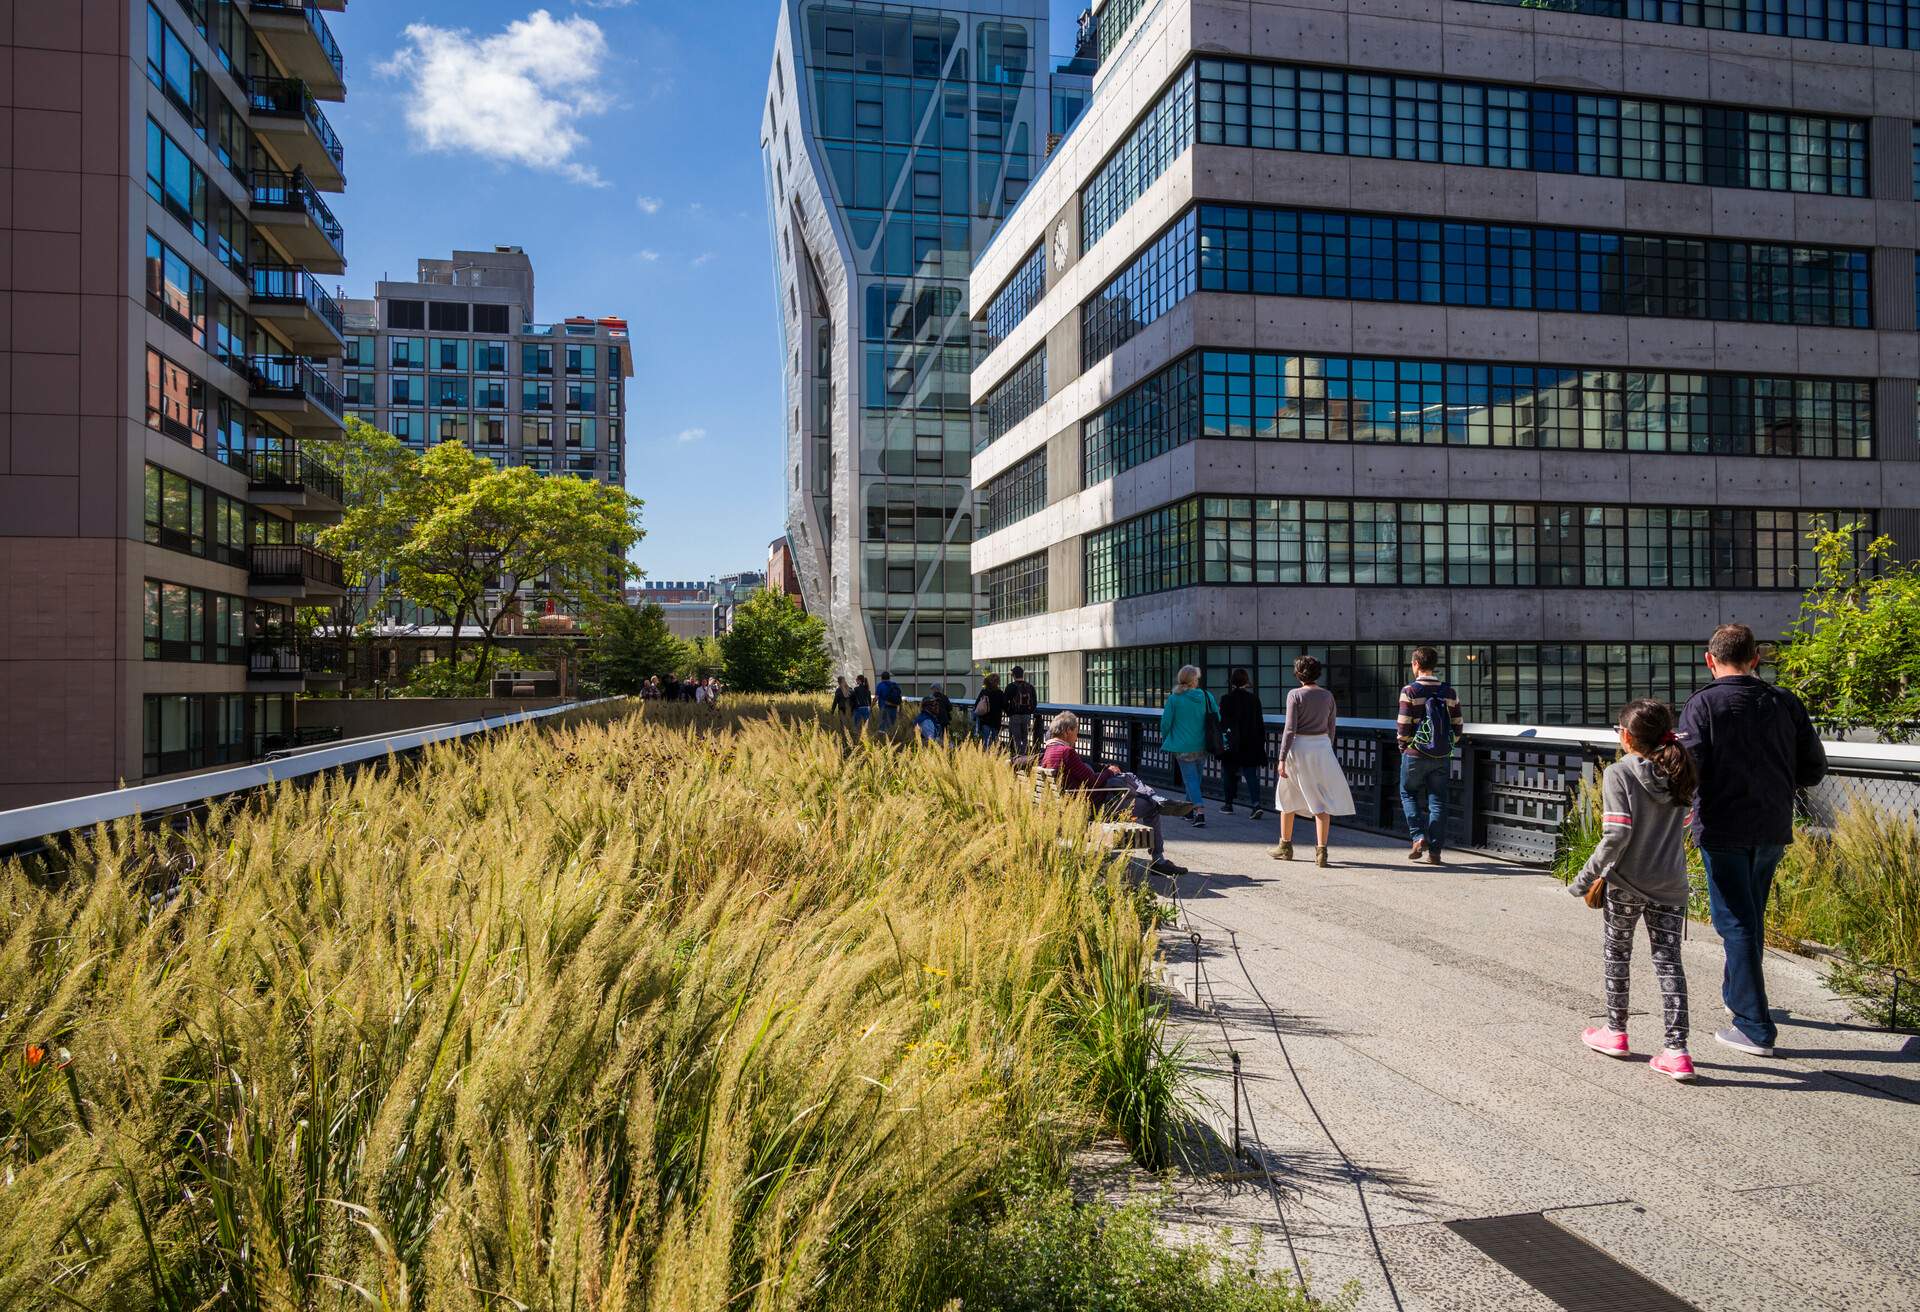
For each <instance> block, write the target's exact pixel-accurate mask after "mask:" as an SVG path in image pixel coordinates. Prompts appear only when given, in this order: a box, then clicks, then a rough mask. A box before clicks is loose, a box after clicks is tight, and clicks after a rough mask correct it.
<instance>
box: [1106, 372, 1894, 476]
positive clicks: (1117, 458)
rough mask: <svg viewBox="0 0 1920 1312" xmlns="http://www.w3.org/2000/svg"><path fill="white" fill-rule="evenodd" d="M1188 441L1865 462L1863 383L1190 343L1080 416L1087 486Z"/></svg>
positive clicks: (1868, 440)
mask: <svg viewBox="0 0 1920 1312" xmlns="http://www.w3.org/2000/svg"><path fill="white" fill-rule="evenodd" d="M1200 437H1217V438H1253V439H1256V440H1259V441H1269V442H1273V441H1279V442H1381V443H1407V444H1417V445H1426V446H1436V445H1445V446H1472V447H1515V448H1522V449H1525V448H1537V449H1540V450H1563V451H1669V452H1688V453H1692V454H1696V455H1709V454H1711V455H1753V456H1797V457H1801V458H1810V459H1845V460H1865V459H1870V458H1871V457H1872V455H1873V381H1872V380H1871V379H1867V378H1794V377H1776V376H1766V375H1751V374H1709V373H1665V372H1653V371H1643V370H1621V369H1578V368H1574V367H1572V366H1561V365H1519V364H1493V363H1477V362H1471V361H1453V360H1410V359H1394V358H1390V357H1377V356H1376V357H1369V356H1328V355H1286V354H1281V353H1278V352H1270V351H1195V352H1191V353H1189V354H1188V355H1185V356H1183V357H1181V358H1180V359H1178V360H1176V361H1174V362H1173V363H1172V364H1171V365H1168V366H1167V367H1166V368H1164V369H1162V370H1160V371H1158V372H1157V373H1155V374H1153V375H1151V376H1150V377H1148V378H1147V379H1145V380H1144V381H1142V382H1140V383H1139V384H1137V385H1136V386H1134V387H1132V388H1130V389H1128V390H1127V391H1126V392H1125V393H1123V394H1122V395H1120V396H1119V397H1117V398H1115V399H1114V400H1113V401H1111V402H1109V403H1108V404H1107V405H1106V406H1104V407H1103V408H1101V409H1100V410H1098V411H1096V412H1095V413H1094V414H1093V415H1091V416H1090V417H1088V418H1087V419H1086V420H1085V421H1084V423H1083V424H1082V425H1081V445H1082V456H1083V461H1084V470H1085V478H1086V482H1087V484H1088V485H1089V486H1091V485H1092V484H1094V483H1098V482H1100V481H1102V480H1103V479H1107V478H1111V477H1112V476H1113V475H1115V474H1117V473H1120V472H1122V471H1123V470H1127V469H1131V468H1133V467H1134V466H1135V465H1139V464H1142V463H1144V462H1145V461H1148V460H1151V459H1152V458H1153V457H1154V456H1157V455H1159V454H1161V453H1162V452H1165V451H1170V450H1172V449H1173V448H1175V447H1178V446H1183V445H1185V444H1186V443H1188V442H1191V441H1193V440H1194V439H1196V438H1200Z"/></svg>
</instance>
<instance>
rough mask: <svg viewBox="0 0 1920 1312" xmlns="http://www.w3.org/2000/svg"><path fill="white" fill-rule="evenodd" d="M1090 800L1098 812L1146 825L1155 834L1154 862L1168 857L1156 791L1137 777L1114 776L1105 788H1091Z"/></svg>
mask: <svg viewBox="0 0 1920 1312" xmlns="http://www.w3.org/2000/svg"><path fill="white" fill-rule="evenodd" d="M1087 798H1088V800H1089V801H1091V802H1092V804H1093V806H1094V808H1095V809H1096V810H1100V811H1106V812H1108V813H1110V814H1113V815H1126V816H1131V817H1132V818H1133V820H1134V821H1135V822H1136V823H1138V824H1143V825H1146V826H1147V827H1148V828H1149V829H1151V830H1152V831H1153V839H1152V846H1151V847H1149V848H1148V851H1149V852H1150V853H1151V854H1152V856H1153V859H1154V860H1155V861H1158V860H1160V859H1162V858H1163V857H1165V856H1166V854H1167V842H1166V838H1165V836H1164V835H1163V834H1162V833H1161V830H1160V804H1159V803H1158V802H1156V801H1154V800H1153V790H1152V789H1150V788H1148V787H1147V786H1146V784H1144V783H1142V782H1141V781H1140V778H1139V777H1138V776H1137V775H1131V774H1124V773H1123V774H1116V775H1113V776H1111V777H1110V778H1109V779H1108V780H1107V783H1106V786H1105V787H1103V788H1089V789H1088V790H1087Z"/></svg>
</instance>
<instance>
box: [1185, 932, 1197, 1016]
mask: <svg viewBox="0 0 1920 1312" xmlns="http://www.w3.org/2000/svg"><path fill="white" fill-rule="evenodd" d="M1187 937H1188V938H1189V939H1190V940H1192V942H1193V1005H1194V1008H1195V1009H1196V1010H1198V1009H1199V1006H1200V933H1199V931H1198V930H1195V931H1193V932H1192V933H1190V934H1188V935H1187Z"/></svg>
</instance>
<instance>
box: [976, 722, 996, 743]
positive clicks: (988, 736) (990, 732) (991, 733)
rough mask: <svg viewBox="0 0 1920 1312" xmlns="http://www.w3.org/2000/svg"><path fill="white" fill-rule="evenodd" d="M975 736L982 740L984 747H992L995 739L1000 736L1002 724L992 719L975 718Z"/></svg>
mask: <svg viewBox="0 0 1920 1312" xmlns="http://www.w3.org/2000/svg"><path fill="white" fill-rule="evenodd" d="M973 736H974V737H976V738H978V739H979V740H980V745H981V746H982V747H991V746H993V744H994V740H995V739H997V738H999V737H1000V726H999V725H997V724H994V723H993V722H992V721H990V720H975V721H974V722H973Z"/></svg>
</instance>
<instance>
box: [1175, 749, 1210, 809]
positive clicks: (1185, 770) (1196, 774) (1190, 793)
mask: <svg viewBox="0 0 1920 1312" xmlns="http://www.w3.org/2000/svg"><path fill="white" fill-rule="evenodd" d="M1174 760H1175V761H1177V762H1178V763H1179V766H1180V782H1181V783H1183V784H1185V785H1186V789H1187V800H1188V801H1189V802H1192V803H1193V809H1194V810H1196V811H1198V810H1199V809H1200V808H1201V807H1203V806H1205V805H1206V804H1207V796H1206V794H1205V793H1203V792H1201V791H1200V762H1199V760H1198V759H1195V760H1191V761H1189V760H1187V759H1186V757H1184V756H1176V757H1175V758H1174Z"/></svg>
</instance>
